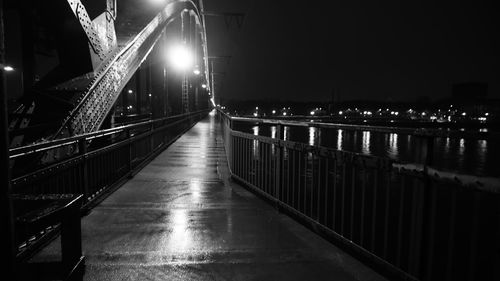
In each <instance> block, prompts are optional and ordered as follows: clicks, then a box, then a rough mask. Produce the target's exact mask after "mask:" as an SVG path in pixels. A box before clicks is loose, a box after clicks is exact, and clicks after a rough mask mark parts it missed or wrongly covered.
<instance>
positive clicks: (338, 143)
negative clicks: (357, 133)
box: [337, 129, 344, 150]
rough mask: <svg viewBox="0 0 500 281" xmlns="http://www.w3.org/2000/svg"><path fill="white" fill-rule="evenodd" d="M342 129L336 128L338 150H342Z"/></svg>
mask: <svg viewBox="0 0 500 281" xmlns="http://www.w3.org/2000/svg"><path fill="white" fill-rule="evenodd" d="M343 132H344V131H342V129H338V130H337V149H338V150H342V137H343V136H342V133H343Z"/></svg>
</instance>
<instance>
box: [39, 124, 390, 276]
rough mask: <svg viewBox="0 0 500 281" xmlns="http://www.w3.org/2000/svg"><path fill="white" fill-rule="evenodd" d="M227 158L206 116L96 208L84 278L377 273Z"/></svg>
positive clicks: (86, 233)
mask: <svg viewBox="0 0 500 281" xmlns="http://www.w3.org/2000/svg"><path fill="white" fill-rule="evenodd" d="M201 155H204V156H205V157H204V158H202V157H200V156H201ZM225 161H226V159H225V153H224V148H223V146H222V139H221V135H220V134H217V128H216V123H215V122H214V120H213V117H209V118H207V119H205V120H203V121H201V122H200V123H198V124H197V125H196V126H194V127H193V128H192V129H191V130H190V131H188V132H187V133H186V134H185V135H183V136H182V137H181V138H180V139H179V140H177V141H176V142H175V143H174V144H173V145H171V146H170V147H169V148H168V149H167V150H165V151H164V152H163V153H161V154H160V155H159V156H158V157H157V158H156V159H154V160H153V161H152V162H151V163H150V164H149V165H148V166H146V167H145V168H144V169H143V170H142V171H141V172H139V173H138V174H137V175H136V176H135V177H134V178H132V179H131V180H129V181H128V182H127V183H125V184H124V185H123V186H122V187H121V188H120V189H118V190H117V191H116V192H115V193H113V194H112V195H111V196H110V197H108V198H107V199H106V200H104V201H103V202H102V203H101V204H100V205H99V206H97V207H96V208H94V209H93V210H92V212H91V213H90V214H89V215H88V216H86V217H84V218H83V219H82V232H83V233H82V238H83V242H82V243H83V249H84V254H85V255H86V273H85V276H84V280H383V279H382V278H381V277H380V276H379V275H377V274H376V273H374V272H373V271H372V270H370V269H369V268H367V267H366V266H364V265H362V264H361V263H359V262H358V261H356V260H355V259H354V258H352V257H350V256H349V255H347V254H345V253H344V252H342V251H340V250H339V249H337V248H336V247H335V246H333V245H331V244H330V243H328V242H326V241H324V240H323V239H321V238H320V237H318V236H317V235H315V234H314V233H312V232H310V231H309V230H307V229H306V228H304V227H302V226H301V225H299V224H298V223H296V222H294V221H293V220H291V219H290V218H288V217H287V216H286V215H283V214H280V213H278V212H277V211H276V210H275V209H273V208H272V207H271V206H269V205H267V204H266V203H265V202H263V201H262V200H261V199H259V198H257V197H255V196H254V195H253V194H251V193H250V192H248V191H246V190H245V189H244V188H243V187H241V186H238V185H237V184H235V183H233V182H230V181H228V180H227V178H228V173H227V164H226V162H225ZM57 245H58V241H54V243H52V244H51V245H50V246H49V247H47V248H46V249H45V250H44V251H42V252H41V253H40V254H39V255H38V257H37V258H38V259H50V258H54V256H55V255H56V253H57Z"/></svg>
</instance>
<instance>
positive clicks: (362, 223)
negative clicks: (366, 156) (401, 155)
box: [359, 167, 368, 247]
mask: <svg viewBox="0 0 500 281" xmlns="http://www.w3.org/2000/svg"><path fill="white" fill-rule="evenodd" d="M367 173H368V172H367V168H366V167H363V170H362V171H361V181H362V182H361V217H360V230H359V245H361V247H364V242H365V241H364V236H365V197H366V178H367Z"/></svg>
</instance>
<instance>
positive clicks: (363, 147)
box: [235, 125, 500, 177]
mask: <svg viewBox="0 0 500 281" xmlns="http://www.w3.org/2000/svg"><path fill="white" fill-rule="evenodd" d="M235 129H237V130H240V131H243V132H246V133H251V134H255V135H261V136H268V137H273V138H275V137H276V126H269V125H259V126H254V125H238V127H237V128H235ZM283 130H284V132H283V136H284V139H285V140H291V141H298V142H302V143H308V144H310V145H320V146H325V147H330V148H335V149H340V150H345V151H351V152H357V153H361V154H366V155H373V156H380V157H389V158H391V159H394V160H396V161H399V162H404V163H422V162H423V157H422V155H423V150H424V148H425V144H424V140H423V139H422V138H419V137H415V136H412V135H407V134H400V133H379V132H373V131H354V130H342V129H320V128H314V127H286V126H285V127H284V129H283ZM499 144H500V139H492V138H490V139H487V140H476V139H463V138H436V139H435V140H434V150H433V154H434V161H433V165H432V166H433V167H434V168H437V169H440V170H446V171H452V172H457V173H461V174H469V175H477V176H492V177H499V176H500V165H499V164H498V162H497V161H498V160H500V147H499Z"/></svg>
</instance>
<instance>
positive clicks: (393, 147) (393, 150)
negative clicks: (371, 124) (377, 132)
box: [388, 134, 399, 159]
mask: <svg viewBox="0 0 500 281" xmlns="http://www.w3.org/2000/svg"><path fill="white" fill-rule="evenodd" d="M388 152H389V157H390V158H392V159H398V157H399V155H398V153H399V150H398V134H389V151H388Z"/></svg>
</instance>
